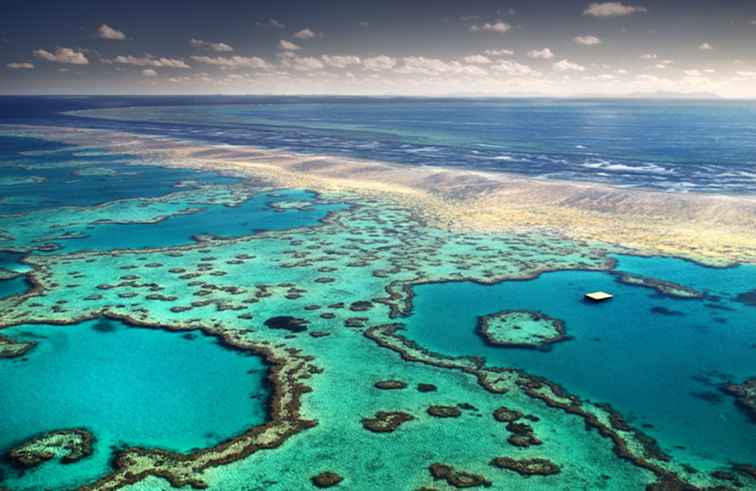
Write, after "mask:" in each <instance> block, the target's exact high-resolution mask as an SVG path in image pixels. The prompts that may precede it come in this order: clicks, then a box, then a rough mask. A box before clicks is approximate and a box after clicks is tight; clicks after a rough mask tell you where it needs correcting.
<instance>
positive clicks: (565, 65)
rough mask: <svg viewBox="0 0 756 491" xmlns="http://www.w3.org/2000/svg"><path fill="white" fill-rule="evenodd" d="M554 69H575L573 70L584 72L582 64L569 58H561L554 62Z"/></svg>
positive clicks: (563, 70) (562, 70)
mask: <svg viewBox="0 0 756 491" xmlns="http://www.w3.org/2000/svg"><path fill="white" fill-rule="evenodd" d="M554 70H556V71H558V72H567V71H575V72H584V71H585V67H584V66H582V65H578V64H577V63H572V62H571V61H569V60H562V61H558V62H556V63H554Z"/></svg>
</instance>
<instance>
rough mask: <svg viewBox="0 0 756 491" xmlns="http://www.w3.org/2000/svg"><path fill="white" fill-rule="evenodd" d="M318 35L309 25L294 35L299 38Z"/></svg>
mask: <svg viewBox="0 0 756 491" xmlns="http://www.w3.org/2000/svg"><path fill="white" fill-rule="evenodd" d="M317 36H318V35H317V34H315V32H314V31H313V30H312V29H310V28H309V27H305V28H304V29H302V30H301V31H299V32H296V33H294V37H295V38H297V39H313V38H315V37H317Z"/></svg>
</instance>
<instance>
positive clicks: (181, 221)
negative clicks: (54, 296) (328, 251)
mask: <svg viewBox="0 0 756 491" xmlns="http://www.w3.org/2000/svg"><path fill="white" fill-rule="evenodd" d="M315 199H317V195H316V194H315V193H313V192H310V191H303V190H277V191H276V192H275V193H264V194H258V195H255V196H253V197H252V198H250V199H248V200H247V201H245V202H244V203H242V204H241V205H239V206H225V205H208V204H203V205H201V206H200V208H201V211H199V212H197V213H192V214H188V215H175V216H171V217H169V218H167V219H166V220H163V221H161V222H159V223H127V224H118V223H116V224H96V225H92V226H91V228H90V230H87V231H86V236H85V237H82V238H79V239H66V240H61V241H58V242H57V244H58V245H60V246H61V249H58V250H56V251H53V254H60V253H70V252H80V251H84V250H101V251H102V250H111V249H126V248H129V249H136V248H151V247H173V246H178V245H184V244H189V243H194V239H193V237H194V236H196V235H212V236H215V237H224V238H230V237H241V236H243V235H250V234H253V233H256V232H260V231H264V230H284V229H293V228H299V227H306V226H312V225H315V224H317V223H318V222H319V221H320V220H322V219H323V218H325V216H326V215H327V214H328V213H331V212H335V211H338V210H343V209H345V208H346V207H347V205H345V204H319V203H313V205H312V206H310V207H308V208H305V209H302V210H298V209H286V210H277V209H274V208H272V207H271V206H270V205H271V204H272V203H275V202H278V201H312V200H315Z"/></svg>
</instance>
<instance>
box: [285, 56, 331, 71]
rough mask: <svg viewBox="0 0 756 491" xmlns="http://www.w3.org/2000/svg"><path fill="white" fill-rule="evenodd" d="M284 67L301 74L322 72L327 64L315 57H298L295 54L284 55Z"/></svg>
mask: <svg viewBox="0 0 756 491" xmlns="http://www.w3.org/2000/svg"><path fill="white" fill-rule="evenodd" d="M281 60H282V63H281V64H282V65H283V66H284V67H286V68H291V69H293V70H297V71H300V72H311V71H314V70H322V69H323V68H325V64H324V63H323V62H322V61H320V60H319V59H317V58H315V57H313V56H304V57H301V56H296V55H295V54H293V53H284V55H282V57H281Z"/></svg>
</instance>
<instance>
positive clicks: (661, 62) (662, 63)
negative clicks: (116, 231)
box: [656, 60, 674, 70]
mask: <svg viewBox="0 0 756 491" xmlns="http://www.w3.org/2000/svg"><path fill="white" fill-rule="evenodd" d="M673 63H674V61H672V60H659V63H657V64H656V68H660V69H662V70H663V69H665V68H667V67H668V66H669V65H671V64H673Z"/></svg>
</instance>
